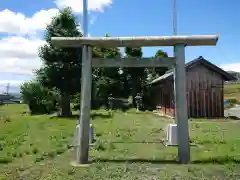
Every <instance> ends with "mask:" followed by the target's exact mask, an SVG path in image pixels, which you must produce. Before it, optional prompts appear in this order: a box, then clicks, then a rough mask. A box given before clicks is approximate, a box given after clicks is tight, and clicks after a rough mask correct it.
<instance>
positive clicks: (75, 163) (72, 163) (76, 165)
mask: <svg viewBox="0 0 240 180" xmlns="http://www.w3.org/2000/svg"><path fill="white" fill-rule="evenodd" d="M70 164H71V166H73V167H89V166H90V165H91V164H90V163H88V164H79V163H77V162H76V161H72V162H71V163H70Z"/></svg>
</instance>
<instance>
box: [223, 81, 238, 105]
mask: <svg viewBox="0 0 240 180" xmlns="http://www.w3.org/2000/svg"><path fill="white" fill-rule="evenodd" d="M224 98H225V99H236V100H238V102H240V84H226V85H225V86H224Z"/></svg>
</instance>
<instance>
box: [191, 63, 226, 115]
mask: <svg viewBox="0 0 240 180" xmlns="http://www.w3.org/2000/svg"><path fill="white" fill-rule="evenodd" d="M186 76H187V79H186V80H187V81H186V88H187V94H186V95H187V102H188V103H187V104H188V115H189V117H224V105H223V79H222V76H221V75H220V74H218V73H216V72H214V71H212V70H210V69H208V68H206V67H205V66H203V65H199V66H196V67H194V68H192V69H189V70H188V71H187V72H186Z"/></svg>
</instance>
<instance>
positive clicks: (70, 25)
mask: <svg viewBox="0 0 240 180" xmlns="http://www.w3.org/2000/svg"><path fill="white" fill-rule="evenodd" d="M80 36H82V34H81V32H80V31H79V26H78V23H77V19H76V17H75V16H74V15H73V13H72V11H71V9H69V8H65V9H64V10H63V11H61V12H60V13H59V14H57V15H56V16H55V17H54V18H53V19H52V21H51V23H50V24H49V25H48V26H47V28H46V31H45V36H44V37H45V40H46V44H45V45H43V46H42V47H41V48H40V49H39V57H40V58H41V60H42V61H43V67H42V68H41V69H40V70H38V71H37V72H36V73H37V76H38V77H37V78H38V80H39V81H40V82H41V83H42V84H43V85H45V86H46V87H48V88H57V89H59V91H60V93H61V97H62V98H61V101H62V102H61V109H62V115H63V116H69V115H70V114H71V110H70V96H71V95H72V94H75V93H76V92H78V91H80V89H81V88H80V78H81V62H82V49H81V48H59V47H56V46H53V45H52V42H51V38H52V37H80Z"/></svg>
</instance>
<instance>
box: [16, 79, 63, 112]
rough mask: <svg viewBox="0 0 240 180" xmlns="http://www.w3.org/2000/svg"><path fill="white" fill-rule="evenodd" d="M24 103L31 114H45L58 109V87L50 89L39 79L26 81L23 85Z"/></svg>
mask: <svg viewBox="0 0 240 180" xmlns="http://www.w3.org/2000/svg"><path fill="white" fill-rule="evenodd" d="M20 89H21V94H22V98H23V101H24V103H26V104H28V107H29V110H30V112H31V114H45V113H51V112H53V111H55V110H56V105H57V102H58V100H59V94H58V91H57V90H56V89H48V88H46V87H44V86H42V84H41V83H40V82H38V81H30V82H26V83H24V84H23V85H22V86H21V87H20Z"/></svg>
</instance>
